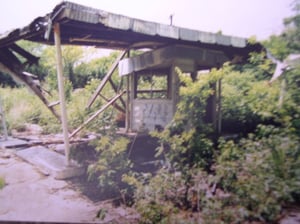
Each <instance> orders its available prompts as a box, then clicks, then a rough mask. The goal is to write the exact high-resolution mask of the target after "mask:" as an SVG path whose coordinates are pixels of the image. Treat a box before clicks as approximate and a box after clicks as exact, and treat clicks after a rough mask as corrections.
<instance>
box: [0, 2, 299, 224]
mask: <svg viewBox="0 0 300 224" xmlns="http://www.w3.org/2000/svg"><path fill="white" fill-rule="evenodd" d="M295 12H296V13H295V16H293V17H291V18H288V19H287V20H286V21H285V24H286V25H287V27H286V29H285V31H284V33H283V34H282V35H279V36H271V37H270V38H269V40H267V41H265V42H264V45H265V46H266V47H267V48H268V50H269V51H270V52H271V53H272V54H273V56H275V57H276V58H277V59H278V60H284V59H285V58H286V57H287V56H288V55H289V54H291V53H300V52H299V51H300V49H299V43H300V40H299V33H300V31H299V26H300V23H299V1H296V2H295ZM22 44H23V45H26V44H27V47H33V49H35V50H36V51H37V52H36V53H38V54H39V55H40V56H41V58H42V59H41V65H40V67H36V68H31V69H35V72H38V74H40V78H42V79H43V80H44V82H43V86H44V87H45V88H46V89H47V90H50V93H51V96H49V97H50V98H52V99H53V101H55V99H57V95H56V94H57V93H56V91H55V89H56V88H57V86H56V81H55V80H56V78H55V70H54V64H53V63H54V61H52V60H50V59H49V58H53V54H54V53H53V49H51V48H41V47H38V46H32V45H30V44H28V43H22ZM64 53H65V54H64V55H66V58H65V65H66V66H65V68H66V71H65V72H66V74H69V77H68V80H69V81H68V83H67V86H68V88H67V92H68V94H67V95H68V117H69V125H70V128H71V129H74V128H76V127H77V126H78V125H79V124H81V123H82V122H83V121H84V120H85V119H86V117H87V116H88V115H89V114H90V113H92V112H93V109H92V110H90V111H89V110H85V109H84V106H83V105H86V103H87V101H88V99H89V97H90V95H91V93H92V92H93V91H94V90H95V88H96V87H97V85H98V84H99V83H100V80H101V78H103V75H104V74H105V73H106V72H107V69H108V67H109V64H111V62H112V61H113V59H114V58H115V57H116V53H115V52H114V53H112V54H111V55H110V56H108V57H105V58H102V59H101V60H96V59H95V60H94V59H93V60H91V61H89V62H88V61H86V60H83V58H84V51H83V49H79V48H74V49H73V48H72V47H68V48H66V49H65V52H64ZM32 72H33V73H34V71H32ZM177 72H178V74H179V77H180V81H181V84H182V85H181V87H180V102H179V103H178V105H177V112H176V114H175V116H174V119H173V120H172V122H171V123H170V124H169V125H168V127H167V128H165V129H164V130H163V131H160V132H154V133H151V135H152V136H153V137H155V138H156V139H158V141H159V143H160V146H159V147H158V148H157V151H156V156H157V157H159V158H160V159H161V158H163V163H161V165H160V166H157V170H156V172H152V173H144V172H139V171H137V170H135V169H134V166H133V162H132V161H131V160H130V159H129V155H128V148H130V147H128V145H129V143H130V142H129V140H128V139H126V138H123V137H119V136H117V135H116V134H115V129H114V128H115V126H114V125H112V123H113V122H112V120H114V119H113V118H114V116H115V115H116V113H115V111H114V110H108V111H106V112H105V113H103V115H102V117H101V118H98V119H96V120H95V121H94V122H93V124H91V125H89V127H88V128H87V129H86V130H87V131H94V132H97V133H100V134H101V136H102V137H101V138H100V139H97V140H95V141H94V142H93V143H92V144H93V145H92V146H93V148H94V150H92V153H91V154H89V155H88V156H89V158H88V159H87V157H86V156H87V155H83V154H82V153H81V152H76V153H74V157H76V158H77V159H80V160H82V161H85V162H86V164H87V166H88V169H87V172H88V176H89V180H90V181H94V182H96V184H97V185H98V187H99V194H103V195H105V196H106V197H117V198H120V199H121V201H122V202H123V203H125V204H127V205H132V206H134V207H135V208H136V209H137V211H139V213H140V214H141V220H140V222H141V223H199V222H201V223H247V222H252V221H253V222H261V223H272V222H276V221H278V219H279V218H280V216H281V214H282V212H283V210H284V209H285V207H288V206H290V205H295V206H299V203H300V137H299V136H300V106H299V105H300V92H299V88H300V81H299V80H300V65H299V64H296V65H295V66H294V68H293V69H292V70H289V71H286V72H285V73H284V75H282V76H281V77H280V78H279V79H277V80H276V81H274V82H273V83H272V84H270V83H269V80H270V79H271V77H272V74H273V73H274V64H273V63H272V62H271V61H270V60H269V59H267V58H266V53H265V52H261V53H257V52H256V53H251V54H250V57H249V60H248V63H247V64H245V65H230V64H229V63H226V64H224V65H223V67H222V68H220V69H212V70H211V71H210V72H209V73H207V74H201V75H199V76H198V77H197V79H195V80H192V79H191V78H190V77H189V76H187V75H185V74H182V73H181V72H180V71H179V70H178V71H177ZM1 75H2V74H1ZM113 79H116V78H115V77H113ZM3 80H4V82H2V83H1V84H2V85H6V87H5V88H2V89H0V95H1V97H2V99H3V102H4V109H5V111H6V117H7V121H8V124H9V129H10V130H12V129H22V128H24V127H23V125H24V124H25V123H36V124H39V125H41V126H42V127H43V129H44V132H46V133H48V132H57V131H59V129H60V125H59V124H58V122H57V121H56V120H55V118H53V116H52V115H51V114H50V112H49V111H48V110H47V109H46V108H45V107H44V106H43V105H42V104H41V103H40V102H39V101H38V100H37V99H36V98H35V96H33V95H32V94H31V93H29V92H28V91H27V90H25V89H24V88H11V87H13V86H11V87H7V85H11V80H9V79H7V77H6V76H5V78H4V79H3ZM219 80H221V82H222V126H223V129H222V133H221V135H220V136H218V138H216V135H215V133H214V130H213V126H212V125H211V124H209V123H207V122H206V121H205V116H206V105H207V100H208V98H209V97H210V96H211V95H212V94H213V93H214V91H213V89H212V88H211V86H212V84H213V83H215V82H217V81H219ZM104 91H105V94H107V95H108V96H112V94H113V93H112V91H111V89H109V88H106V89H104ZM103 103H104V101H102V100H101V99H97V101H96V103H95V104H96V106H95V108H99V106H101V105H102V104H103ZM107 126H110V127H111V129H106V128H102V129H100V128H99V127H107ZM87 131H86V132H87ZM83 134H84V132H83ZM91 155H92V157H91ZM0 188H1V179H0ZM182 214H184V215H182Z"/></svg>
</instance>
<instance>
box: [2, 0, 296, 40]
mask: <svg viewBox="0 0 300 224" xmlns="http://www.w3.org/2000/svg"><path fill="white" fill-rule="evenodd" d="M292 1H293V0H72V2H76V3H79V4H83V5H86V6H91V7H94V8H98V9H102V10H105V11H108V12H112V13H117V14H122V15H125V16H129V17H134V18H139V19H143V20H148V21H153V22H158V23H163V24H169V23H170V19H169V16H170V15H171V14H173V25H175V26H180V27H185V28H190V29H196V30H201V31H207V32H218V31H222V33H223V34H226V35H232V36H239V37H245V38H248V37H251V36H256V37H257V39H258V40H264V39H267V38H268V37H269V36H270V35H272V34H279V33H280V32H281V31H282V29H283V19H284V18H286V17H289V16H291V15H292V10H291V8H292V6H291V2H292ZM60 2H61V0H0V4H1V13H0V34H1V33H4V32H6V31H10V30H12V29H15V28H21V27H23V26H26V25H28V24H29V23H30V22H32V21H33V20H34V19H35V18H36V17H38V16H44V15H46V14H47V13H50V12H51V11H52V10H53V8H54V7H55V5H57V4H59V3H60Z"/></svg>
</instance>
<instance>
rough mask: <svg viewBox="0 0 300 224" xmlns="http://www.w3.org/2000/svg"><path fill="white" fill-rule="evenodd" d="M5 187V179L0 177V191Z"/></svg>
mask: <svg viewBox="0 0 300 224" xmlns="http://www.w3.org/2000/svg"><path fill="white" fill-rule="evenodd" d="M4 186H5V179H4V178H3V177H0V189H2V188H3V187H4Z"/></svg>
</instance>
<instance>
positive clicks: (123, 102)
mask: <svg viewBox="0 0 300 224" xmlns="http://www.w3.org/2000/svg"><path fill="white" fill-rule="evenodd" d="M108 81H109V83H110V85H111V86H112V88H113V89H114V91H115V93H118V92H119V90H118V88H117V86H116V85H115V83H114V82H113V81H112V79H111V78H110V79H109V80H108ZM120 101H121V103H122V105H123V107H125V106H126V105H125V101H124V100H123V98H122V97H121V98H120Z"/></svg>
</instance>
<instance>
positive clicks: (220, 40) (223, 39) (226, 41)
mask: <svg viewBox="0 0 300 224" xmlns="http://www.w3.org/2000/svg"><path fill="white" fill-rule="evenodd" d="M216 43H217V44H220V45H224V46H230V45H231V37H230V36H225V35H221V34H217V35H216Z"/></svg>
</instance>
